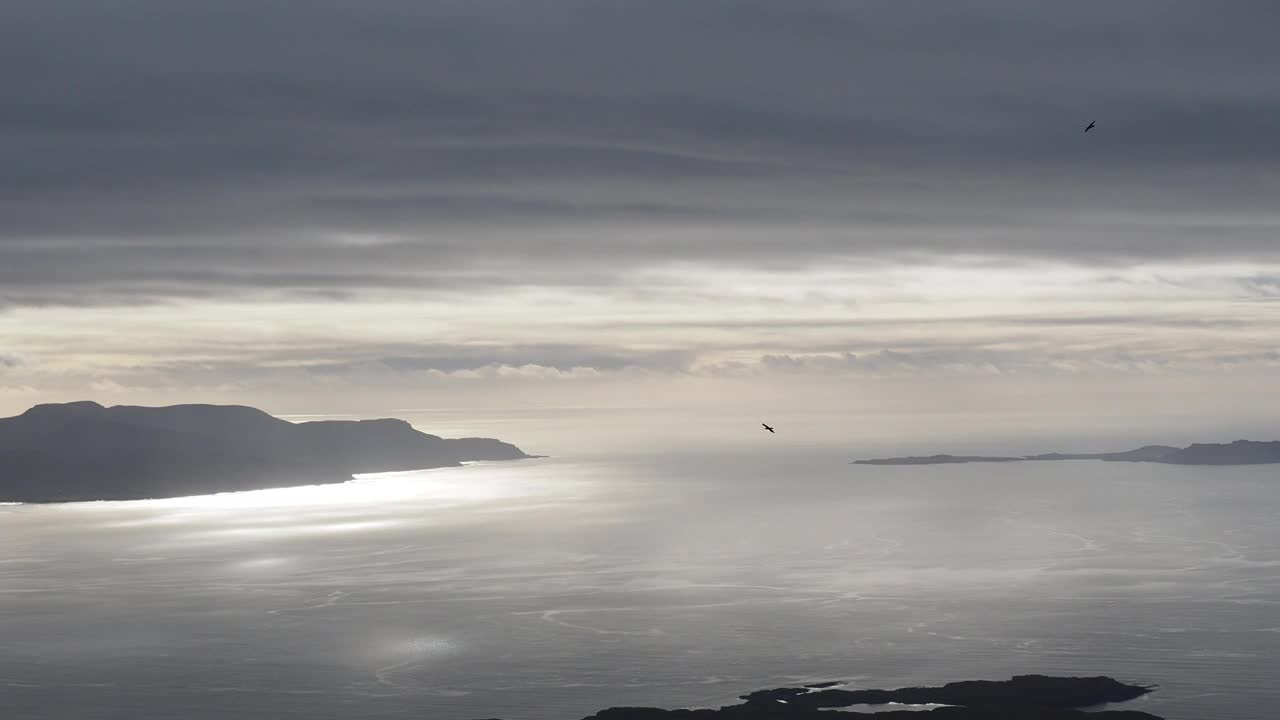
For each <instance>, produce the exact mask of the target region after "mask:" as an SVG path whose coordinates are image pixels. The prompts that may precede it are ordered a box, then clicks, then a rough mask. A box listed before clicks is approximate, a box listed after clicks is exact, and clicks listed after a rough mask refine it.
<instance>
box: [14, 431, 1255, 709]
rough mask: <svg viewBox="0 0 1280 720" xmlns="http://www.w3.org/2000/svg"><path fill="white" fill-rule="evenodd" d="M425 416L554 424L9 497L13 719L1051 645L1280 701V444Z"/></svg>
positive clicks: (638, 699)
mask: <svg viewBox="0 0 1280 720" xmlns="http://www.w3.org/2000/svg"><path fill="white" fill-rule="evenodd" d="M415 412H417V413H418V415H417V416H416V419H415V420H414V422H415V424H417V425H419V426H420V427H422V428H423V429H428V430H430V429H435V428H437V427H440V426H442V425H443V426H445V428H444V429H445V430H454V431H457V432H455V433H448V432H446V433H443V434H458V433H466V432H468V431H471V430H477V429H478V430H481V431H487V434H497V435H499V436H500V437H504V438H505V439H509V440H512V441H515V442H518V443H520V444H521V445H522V446H525V447H526V449H527V450H529V451H530V452H539V451H543V450H544V449H546V448H550V449H552V450H554V452H550V453H547V454H549V455H551V456H550V457H546V458H540V459H533V460H525V461H519V462H506V463H475V464H470V465H467V466H465V467H461V468H446V469H437V470H426V471H417V472H409V473H392V474H382V475H367V476H360V477H359V478H358V479H357V480H355V481H353V482H350V483H346V484H342V485H326V486H313V487H299V488H288V489H276V490H264V491H258V492H246V493H233V494H222V495H212V496H204V497H190V498H177V499H164V500H145V501H136V502H97V503H72V504H61V505H7V506H3V507H0V716H2V717H4V718H49V719H54V720H79V719H85V720H89V719H94V720H97V719H103V720H105V719H111V720H125V719H128V720H147V719H151V718H156V719H167V718H184V719H185V720H213V719H215V718H216V719H218V720H222V719H224V718H245V719H254V718H264V719H266V718H271V719H276V718H279V719H289V718H298V719H303V718H305V719H306V720H391V719H393V718H394V719H396V720H401V719H403V720H408V719H410V718H413V719H422V720H450V719H456V720H478V719H482V718H501V719H503V720H577V719H578V718H583V717H585V716H587V715H590V714H591V713H593V712H595V711H597V710H600V709H603V708H606V707H610V706H623V705H626V706H636V705H641V706H658V707H668V708H676V707H718V706H720V705H724V704H729V703H732V702H734V701H735V698H737V697H738V696H739V695H741V694H743V693H746V692H749V691H753V690H757V689H764V688H772V687H781V686H788V685H795V684H799V683H811V682H819V681H829V680H842V681H847V682H849V683H850V684H851V685H852V686H855V687H870V688H893V687H901V686H908V685H926V684H935V683H945V682H949V681H954V680H966V679H1004V678H1008V677H1010V676H1013V675H1017V674H1026V673H1044V674H1055V675H1108V676H1111V677H1115V678H1117V679H1119V680H1122V681H1126V682H1132V683H1139V684H1144V685H1154V686H1158V687H1157V688H1156V690H1155V691H1154V692H1153V693H1151V694H1150V695H1148V696H1146V697H1145V698H1142V699H1140V700H1137V701H1134V702H1131V703H1126V704H1125V707H1130V708H1133V709H1138V710H1144V711H1147V712H1150V713H1153V714H1156V715H1160V716H1162V717H1165V718H1169V719H1170V720H1261V719H1263V718H1271V717H1274V716H1275V712H1276V710H1275V708H1277V707H1280V466H1244V467H1209V468H1206V467H1184V466H1173V465H1158V464H1129V463H1107V462H1096V461H1085V460H1078V461H1063V462H1044V463H1005V464H965V465H933V466H910V467H876V466H865V465H851V464H850V463H849V461H850V460H851V459H853V458H854V457H857V456H859V452H860V451H871V450H875V451H883V452H888V451H904V450H917V451H925V452H934V451H950V450H960V451H975V450H983V451H992V452H1006V451H1009V450H1010V449H1014V450H1025V451H1027V452H1033V451H1049V450H1067V451H1072V450H1079V449H1081V448H1079V447H1075V446H1066V447H1064V446H1061V445H1059V446H1056V447H1055V446H1053V445H1039V446H1038V447H1025V448H1024V447H1017V448H1011V447H1010V446H1011V443H1005V444H1004V445H1001V444H1000V441H999V438H995V437H993V438H989V439H988V440H989V442H988V443H987V444H986V445H983V446H982V447H978V446H977V445H976V444H973V443H970V442H969V441H967V440H966V441H965V443H964V444H962V445H963V446H961V447H939V446H938V445H937V444H936V443H937V439H934V441H933V444H929V443H924V444H916V443H915V442H914V441H911V440H910V439H909V438H902V437H898V438H897V439H896V440H895V441H893V442H890V441H888V440H886V439H885V436H878V437H879V439H878V440H877V441H876V442H875V444H874V447H859V446H858V443H857V441H856V440H850V441H848V442H834V441H833V442H827V441H823V442H808V441H804V440H801V439H799V438H796V437H794V436H793V435H790V434H789V433H790V432H791V428H790V427H789V426H788V425H787V424H786V423H785V422H779V421H777V420H775V421H774V422H773V423H771V424H773V425H774V426H775V427H777V429H778V433H777V434H776V435H769V434H767V433H765V432H764V431H763V430H762V429H761V428H758V427H757V420H758V419H757V418H745V417H744V418H736V419H735V418H715V419H714V420H711V421H706V422H705V423H692V424H683V425H682V423H681V422H680V420H679V418H675V419H672V418H668V419H667V420H666V421H665V422H664V423H663V425H662V426H661V428H660V429H655V432H654V437H653V438H649V437H646V436H645V434H644V433H643V432H641V431H638V430H636V424H635V423H631V424H630V425H629V426H628V427H630V428H631V430H629V431H628V432H627V433H626V434H625V435H626V437H625V438H620V437H613V438H612V442H603V441H601V439H600V437H596V436H592V434H591V428H598V427H601V426H602V424H603V425H607V424H608V423H607V419H601V418H600V417H591V418H584V416H583V414H582V413H577V414H575V413H574V412H566V413H564V414H562V415H561V416H560V417H561V420H560V421H559V423H560V424H559V425H556V426H555V429H556V430H557V432H559V433H560V434H556V435H554V437H553V435H552V434H550V431H548V430H547V429H546V427H547V426H546V425H545V424H541V423H535V422H533V421H532V420H531V419H530V417H529V416H525V415H520V414H514V415H510V416H506V417H504V418H502V419H501V421H499V420H496V419H495V420H493V422H491V423H489V424H488V425H485V426H484V427H481V428H475V427H470V426H466V424H465V423H462V422H460V421H448V422H446V421H445V420H444V419H442V418H443V416H435V415H431V414H430V413H426V411H415ZM401 414H402V415H403V414H404V413H401ZM588 420H589V422H588ZM577 422H581V423H582V425H581V427H582V428H583V430H582V432H581V437H580V440H581V444H580V446H579V447H576V448H575V447H574V445H575V442H574V437H575V434H574V432H573V428H574V426H575V423H577ZM654 422H658V421H657V420H654ZM451 423H452V424H451ZM726 423H727V424H729V425H732V426H733V430H732V432H730V431H727V430H725V429H724V427H725V424H726ZM712 424H714V428H711V426H712ZM522 427H523V428H529V435H530V436H531V437H533V438H534V440H535V442H532V443H527V442H522V440H521V436H520V430H521V428H522ZM539 428H540V429H539ZM655 428H658V426H657V425H655ZM709 428H711V429H709ZM700 432H702V433H704V434H705V436H707V437H710V438H712V440H710V441H708V442H706V443H701V442H697V441H696V438H697V437H698V436H699V433H700ZM868 432H870V431H868ZM539 433H542V434H541V435H540V434H539ZM851 434H852V433H851ZM872 434H873V433H872ZM731 435H741V436H742V439H740V440H738V441H731V440H730V439H729V438H730V436H731ZM678 436H684V437H685V438H686V439H687V440H688V441H686V442H676V441H675V440H673V438H677V437H678ZM539 439H541V440H542V443H541V444H542V445H543V446H544V447H539V446H538V445H539V442H537V441H538V440H539ZM623 440H625V442H624V441H623ZM895 442H896V444H894V443H895ZM1096 449H1101V450H1115V449H1125V448H1124V447H1111V446H1107V447H1102V448H1096ZM864 709H868V710H869V709H873V708H864Z"/></svg>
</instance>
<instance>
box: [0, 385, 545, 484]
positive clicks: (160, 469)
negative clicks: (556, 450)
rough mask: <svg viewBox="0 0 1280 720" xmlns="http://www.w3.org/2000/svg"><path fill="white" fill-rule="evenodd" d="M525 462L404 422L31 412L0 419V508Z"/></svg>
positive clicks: (492, 443) (222, 408)
mask: <svg viewBox="0 0 1280 720" xmlns="http://www.w3.org/2000/svg"><path fill="white" fill-rule="evenodd" d="M529 457H534V456H531V455H527V454H525V452H524V451H522V450H521V449H520V448H518V447H516V446H515V445H512V444H510V443H505V442H502V441H500V440H494V439H492V438H461V439H455V440H449V439H445V438H441V437H438V436H436V435H428V434H427V433H423V432H419V431H418V430H415V429H414V428H413V427H412V426H410V425H409V423H407V422H405V421H403V420H393V419H383V420H358V421H337V420H329V421H316V422H303V423H292V422H289V421H287V420H282V419H280V418H277V417H273V416H271V415H268V414H267V413H265V412H263V411H261V410H257V409H255V408H251V407H245V406H239V405H173V406H170V407H139V406H129V405H117V406H114V407H104V406H102V405H99V404H98V403H96V402H89V401H82V402H72V403H65V404H46V405H37V406H35V407H33V408H31V409H30V410H28V411H26V412H25V413H23V414H21V415H18V416H15V417H10V418H4V419H0V502H27V503H49V502H72V501H86V500H138V499H146V498H166V497H182V496H186V495H206V494H211V493H220V492H234V491H240V490H262V489H266V488H278V487H290V486H297V485H319V484H331V483H341V482H347V481H349V480H351V479H352V476H353V475H354V474H355V473H377V472H393V471H402V470H422V469H428V468H440V467H451V466H457V465H460V464H462V463H464V462H469V461H476V460H519V459H524V458H529Z"/></svg>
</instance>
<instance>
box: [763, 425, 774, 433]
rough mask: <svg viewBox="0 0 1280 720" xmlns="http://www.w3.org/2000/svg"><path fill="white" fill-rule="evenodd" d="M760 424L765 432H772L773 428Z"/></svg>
mask: <svg viewBox="0 0 1280 720" xmlns="http://www.w3.org/2000/svg"><path fill="white" fill-rule="evenodd" d="M760 424H761V425H763V426H764V429H765V430H768V431H769V432H773V428H771V427H769V426H768V425H765V424H764V423H760Z"/></svg>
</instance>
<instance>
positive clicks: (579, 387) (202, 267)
mask: <svg viewBox="0 0 1280 720" xmlns="http://www.w3.org/2000/svg"><path fill="white" fill-rule="evenodd" d="M1277 24H1280V5H1277V4H1276V3H1274V2H1261V1H1259V2H1252V1H1240V2H1225V3H1204V2H1177V1H1166V2H1155V1H1152V0H1131V1H1127V2H1123V3H1118V2H1114V0H1108V1H1105V2H1104V1H1092V0H1084V1H1077V2H1071V3H1052V4H1050V3H1027V2H1022V1H1020V0H979V1H974V2H963V3H945V4H941V3H925V2H915V1H912V0H892V1H889V0H885V1H882V2H877V1H867V2H852V1H849V0H844V1H836V0H787V2H761V1H757V0H735V1H732V2H728V1H721V0H699V1H697V2H691V1H690V0H646V1H644V2H639V1H636V0H631V1H628V2H621V1H617V0H591V1H590V2H587V1H577V0H539V1H538V2H529V1H528V0H510V1H506V0H466V1H465V2H464V1H457V2H455V1H453V0H435V1H433V2H420V1H416V0H415V1H414V2H410V1H409V0H366V1H365V2H361V3H351V2H336V1H335V0H313V1H312V2H307V3H293V2H284V1H283V0H252V1H248V0H218V1H217V2H212V1H209V0H204V1H194V0H164V1H161V0H116V1H115V2H111V3H103V2H99V1H94V2H90V1H89V0H10V2H6V3H4V4H3V6H2V7H0V97H2V98H3V103H2V104H0V413H4V414H11V413H17V412H21V411H22V410H23V409H25V408H26V407H28V406H30V405H32V404H34V403H37V402H53V401H64V400H73V399H95V400H98V401H100V402H103V403H107V404H116V403H130V404H135V403H136V404H167V403H175V402H238V403H246V404H253V405H257V406H259V407H263V408H265V409H268V410H269V411H272V412H277V413H282V414H288V413H353V414H382V413H391V412H394V411H397V410H401V409H405V408H452V409H456V410H457V411H459V412H466V411H475V412H495V411H498V410H502V409H504V408H536V407H575V408H580V407H650V408H682V409H692V408H698V409H703V410H707V409H713V410H722V411H730V412H736V411H741V412H743V413H759V412H761V408H765V409H766V410H767V411H768V412H769V413H772V415H771V417H776V416H778V415H782V416H786V414H787V413H799V412H804V411H815V412H816V411H822V412H828V411H829V412H840V411H849V412H857V413H863V414H869V415H872V416H875V415H877V414H883V415H885V416H889V415H892V416H894V417H911V416H913V415H929V414H938V413H944V414H945V413H949V414H953V415H954V416H957V417H963V416H965V415H966V414H968V415H972V416H985V415H990V414H992V413H1015V414H1016V413H1027V412H1033V413H1034V412H1039V413H1041V414H1045V413H1048V414H1055V415H1057V416H1060V417H1067V418H1071V422H1075V423H1086V424H1087V423H1089V422H1091V420H1090V418H1097V417H1100V416H1109V417H1124V418H1126V422H1128V421H1129V420H1133V421H1134V422H1145V423H1149V424H1151V423H1154V424H1155V425H1160V424H1161V423H1164V422H1166V421H1167V420H1168V419H1169V418H1170V417H1173V416H1178V417H1182V418H1183V419H1184V420H1185V421H1186V422H1187V423H1193V424H1195V423H1198V424H1199V425H1201V426H1203V427H1204V428H1206V430H1205V432H1204V433H1203V434H1204V435H1206V436H1209V437H1212V436H1214V433H1213V432H1212V431H1211V430H1212V428H1215V427H1218V426H1221V425H1225V424H1229V423H1237V424H1239V423H1244V424H1245V426H1247V427H1251V428H1255V429H1256V430H1257V431H1258V432H1262V431H1264V430H1265V429H1266V428H1267V427H1269V426H1271V425H1272V424H1274V420H1275V419H1276V414H1275V413H1274V412H1273V411H1272V410H1271V408H1272V407H1274V406H1276V401H1277V399H1280V398H1277V397H1276V395H1277V393H1276V390H1275V388H1276V387H1280V385H1278V384H1277V382H1276V381H1277V380H1280V347H1277V344H1276V341H1275V338H1276V337H1278V335H1277V330H1280V327H1277V325H1278V323H1277V313H1276V310H1275V309H1276V307H1277V305H1276V303H1277V301H1280V243H1278V242H1277V230H1278V229H1280V208H1278V207H1277V205H1276V202H1275V201H1276V198H1277V197H1280V170H1278V168H1280V164H1278V163H1280V85H1278V84H1277V83H1276V82H1275V74H1274V71H1275V68H1276V67H1280V45H1277V43H1275V42H1274V29H1275V27H1276V26H1277ZM1090 121H1096V123H1097V126H1096V127H1095V128H1094V130H1092V131H1091V132H1089V133H1088V134H1087V135H1085V134H1083V133H1082V130H1083V128H1084V126H1085V125H1086V124H1087V123H1089V122H1090ZM900 426H901V428H902V431H903V432H907V431H909V430H910V427H911V423H910V422H909V421H902V422H900ZM1206 439H1207V438H1206Z"/></svg>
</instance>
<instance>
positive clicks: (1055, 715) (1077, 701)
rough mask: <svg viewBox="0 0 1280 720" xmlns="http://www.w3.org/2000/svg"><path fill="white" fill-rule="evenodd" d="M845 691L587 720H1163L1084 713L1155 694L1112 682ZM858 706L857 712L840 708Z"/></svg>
mask: <svg viewBox="0 0 1280 720" xmlns="http://www.w3.org/2000/svg"><path fill="white" fill-rule="evenodd" d="M836 684H838V683H817V684H815V685H810V686H806V687H799V688H778V689H776V690H762V691H760V692H754V693H751V694H750V695H744V696H743V700H744V702H743V703H741V704H739V705H730V706H727V707H722V708H719V709H718V710H661V709H658V708H610V709H608V710H602V711H601V712H598V713H596V714H595V715H592V716H590V717H589V718H586V720H831V719H832V718H833V717H850V716H852V717H868V718H875V719H876V720H890V719H892V720H898V719H901V720H1160V718H1159V717H1157V716H1155V715H1152V714H1150V713H1144V712H1140V711H1137V710H1102V711H1095V712H1085V710H1084V709H1085V708H1091V707H1096V706H1098V705H1101V704H1103V703H1116V702H1124V701H1126V700H1132V699H1134V698H1137V697H1141V696H1142V695H1145V694H1147V693H1148V692H1151V688H1149V687H1145V686H1141V685H1126V684H1124V683H1121V682H1119V681H1116V680H1113V679H1111V678H1108V677H1086V678H1069V677H1047V676H1044V675H1019V676H1018V677H1015V678H1013V679H1011V680H1004V681H987V680H977V681H969V682H955V683H948V684H947V685H943V686H942V687H913V688H901V689H899V690H844V689H839V688H835V687H832V686H833V685H836ZM888 703H903V704H907V705H944V706H945V707H938V708H934V709H932V710H925V711H918V710H917V711H912V710H895V709H892V708H893V706H891V705H888ZM855 705H856V706H858V707H857V708H856V710H853V711H849V710H845V711H836V710H833V709H834V708H849V707H851V706H855Z"/></svg>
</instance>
